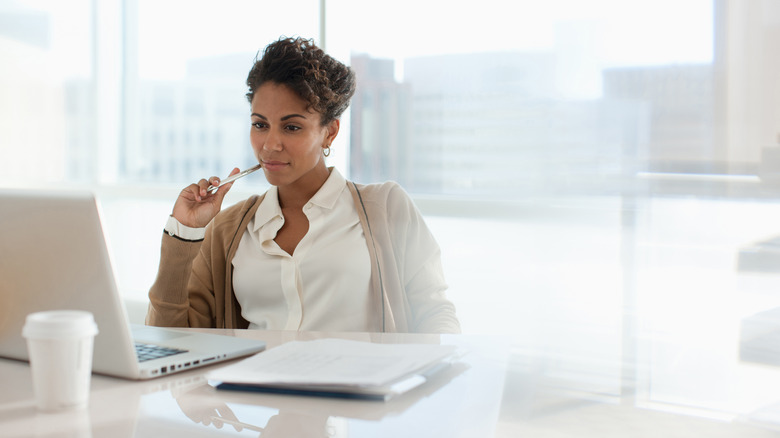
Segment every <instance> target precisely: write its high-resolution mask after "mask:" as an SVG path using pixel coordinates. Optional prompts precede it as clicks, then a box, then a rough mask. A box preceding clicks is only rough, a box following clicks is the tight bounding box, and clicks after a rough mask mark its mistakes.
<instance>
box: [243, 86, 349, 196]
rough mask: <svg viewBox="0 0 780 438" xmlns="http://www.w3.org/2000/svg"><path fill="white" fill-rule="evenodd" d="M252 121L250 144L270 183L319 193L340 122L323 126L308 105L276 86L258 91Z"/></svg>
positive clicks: (293, 93) (261, 87) (253, 105)
mask: <svg viewBox="0 0 780 438" xmlns="http://www.w3.org/2000/svg"><path fill="white" fill-rule="evenodd" d="M251 117H252V128H251V131H250V134H249V140H250V142H251V143H252V149H253V150H254V152H255V157H256V158H257V159H258V161H259V162H260V163H262V165H263V171H264V172H265V177H266V178H267V179H268V182H269V183H270V184H272V185H275V186H278V187H285V186H291V185H295V186H300V188H303V189H305V188H306V187H307V186H308V185H312V187H313V188H314V189H318V188H319V187H320V186H321V185H322V183H323V182H324V181H325V179H327V175H328V170H327V167H326V166H325V159H324V157H323V154H322V150H323V148H324V147H325V146H328V145H330V144H331V142H332V141H333V139H334V138H335V137H336V134H337V133H338V128H339V122H338V120H335V121H333V122H332V123H330V124H329V125H327V126H322V125H321V120H322V118H321V115H320V114H319V113H317V112H311V111H309V110H308V105H307V103H306V101H304V100H303V99H301V98H300V97H299V96H298V95H297V94H295V92H293V91H292V90H291V89H290V88H289V87H287V86H286V85H283V84H277V83H274V82H266V83H265V84H263V85H261V86H260V87H258V88H257V89H256V90H255V93H254V96H253V98H252V116H251ZM323 172H324V173H323Z"/></svg>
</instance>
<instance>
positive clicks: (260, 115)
mask: <svg viewBox="0 0 780 438" xmlns="http://www.w3.org/2000/svg"><path fill="white" fill-rule="evenodd" d="M251 115H252V116H254V117H259V118H261V119H263V120H268V117H266V116H264V115H262V114H258V113H252V114H251ZM293 117H300V118H302V119H305V118H306V116H304V115H301V114H288V115H286V116H284V117H282V121H283V122H284V121H285V120H289V119H292V118H293Z"/></svg>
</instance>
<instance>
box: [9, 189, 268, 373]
mask: <svg viewBox="0 0 780 438" xmlns="http://www.w3.org/2000/svg"><path fill="white" fill-rule="evenodd" d="M150 286H151V285H150ZM62 309H69V310H86V311H89V312H92V313H93V314H94V317H95V321H96V323H97V325H98V330H99V333H98V335H97V336H96V337H95V344H94V356H93V361H92V370H93V372H95V373H98V374H106V375H110V376H116V377H122V378H126V379H149V378H154V377H159V376H165V375H168V374H171V373H176V372H180V371H185V370H188V369H191V368H195V367H200V366H204V365H210V364H213V363H216V362H222V361H225V360H229V359H234V358H238V357H242V356H247V355H250V354H253V353H257V352H260V351H262V350H264V349H265V343H264V342H263V341H258V340H251V339H243V338H237V337H233V336H223V335H218V334H208V333H194V332H188V331H183V330H176V329H166V328H161V327H148V326H143V325H136V324H130V323H129V321H128V318H127V314H126V312H125V308H124V303H123V301H122V298H121V297H120V295H119V290H118V288H117V284H116V281H115V276H114V271H113V268H112V265H111V261H110V258H109V251H108V246H107V244H106V239H105V236H104V234H103V228H102V225H101V219H100V210H99V206H98V203H97V200H96V198H95V196H94V195H93V194H92V193H89V192H74V191H62V192H60V191H40V190H38V191H35V190H29V191H22V190H13V191H12V190H2V191H0V357H6V358H11V359H19V360H28V357H27V346H26V342H25V339H24V338H23V337H22V335H21V333H22V327H23V326H24V322H25V318H26V316H27V315H28V314H29V313H33V312H40V311H46V310H62ZM139 345H140V346H139Z"/></svg>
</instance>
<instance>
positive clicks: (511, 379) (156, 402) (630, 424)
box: [0, 330, 780, 438]
mask: <svg viewBox="0 0 780 438" xmlns="http://www.w3.org/2000/svg"><path fill="white" fill-rule="evenodd" d="M219 332H220V333H223V334H231V335H234V336H242V337H252V338H258V339H263V340H265V341H266V342H268V346H269V348H273V347H274V346H276V345H279V344H280V343H283V342H287V341H290V340H294V339H313V338H317V337H347V338H350V339H360V340H370V341H373V342H439V341H441V342H442V343H447V344H456V345H461V346H464V347H466V348H468V349H469V350H470V354H468V355H467V356H465V357H464V359H463V364H462V366H461V367H456V368H455V369H452V370H451V371H449V372H447V373H445V374H443V375H441V376H439V378H437V379H435V380H434V381H432V382H429V383H428V384H426V385H425V386H423V387H420V388H417V389H415V390H413V391H412V392H411V393H409V394H406V395H404V396H402V397H400V398H397V399H395V400H391V401H389V402H374V401H371V402H368V401H355V400H337V399H327V398H316V397H298V396H282V395H265V394H256V393H244V392H231V391H218V390H215V389H213V388H212V387H211V386H209V385H208V384H207V382H206V381H205V379H204V373H205V370H206V369H202V370H191V371H188V372H186V373H180V374H174V375H170V376H167V377H163V378H160V379H156V380H152V381H142V382H134V381H125V380H120V379H115V378H109V377H103V376H94V377H93V381H92V393H91V400H90V406H89V408H88V409H87V410H83V411H77V412H61V413H48V414H47V413H39V412H37V411H36V409H35V407H34V402H33V395H32V387H31V381H30V378H31V376H30V370H29V367H28V365H27V364H26V363H23V362H17V361H10V360H2V359H0V375H2V391H0V436H2V437H9V438H10V437H13V438H16V437H33V436H34V437H60V436H63V437H111V438H123V437H157V436H161V437H163V436H164V437H177V436H187V437H193V436H194V437H206V436H214V435H234V436H254V437H257V436H262V437H322V436H332V437H372V438H376V437H492V436H498V437H525V436H529V437H591V436H592V437H600V438H601V437H613V436H614V437H650V436H652V437H656V436H657V437H686V438H688V437H705V436H706V437H712V436H716V437H751V438H764V437H775V436H780V423H778V424H777V425H773V424H771V423H762V424H755V423H754V422H751V421H748V420H750V419H753V420H755V419H756V418H758V417H757V415H756V414H755V411H753V412H751V413H750V415H746V413H745V412H728V411H727V410H724V409H717V408H713V407H712V406H696V405H691V404H690V403H683V402H681V403H674V402H673V401H670V400H666V401H665V400H658V399H656V398H655V397H654V396H649V395H648V394H647V393H646V391H644V390H642V389H641V386H642V382H641V380H642V379H643V377H642V376H646V375H647V373H646V372H645V371H644V370H643V368H644V366H642V365H641V363H640V366H637V363H639V362H633V363H632V364H616V363H611V362H609V361H606V362H604V363H602V364H593V363H583V364H582V366H577V365H576V364H577V358H562V357H557V356H556V354H555V353H554V352H549V351H548V352H542V351H530V350H528V351H526V350H525V349H524V348H523V346H522V345H519V346H518V345H515V346H514V347H512V348H510V343H509V342H507V341H506V340H502V339H500V338H497V337H488V336H466V335H461V336H442V337H441V338H439V337H438V336H424V335H367V334H354V335H346V334H327V333H301V334H298V333H292V332H269V331H231V330H225V331H219ZM561 364H563V366H560V365H561ZM570 365H571V366H570ZM626 365H628V366H626ZM215 366H221V365H215ZM738 366H743V365H740V364H738ZM744 366H745V367H747V370H748V371H750V370H751V367H755V366H758V365H755V364H744ZM207 369H210V368H207ZM614 370H618V374H617V375H616V374H615V373H614V372H613V371H614ZM764 371H765V372H768V373H770V374H772V375H776V374H778V373H780V371H778V370H774V369H772V368H771V367H767V368H766V369H765V370H764ZM740 380H741V379H740V377H739V373H737V374H735V378H734V379H733V380H730V381H724V382H720V384H721V385H725V386H729V388H731V389H734V388H733V386H735V385H744V386H749V383H745V382H741V381H740ZM754 389H755V388H747V387H746V388H745V392H744V393H746V394H752V393H753V391H754ZM730 393H731V392H730ZM737 393H740V394H741V393H742V392H739V391H738V392H737ZM772 397H774V398H773V400H777V401H780V393H776V394H774V395H772ZM689 399H690V398H689ZM716 402H717V400H714V401H713V403H716ZM750 403H751V402H750V401H744V403H742V405H745V406H747V405H749V404H750ZM754 403H755V404H756V407H760V405H762V403H763V402H762V401H759V402H754ZM748 409H753V407H752V406H751V407H749V408H748ZM765 411H766V412H768V413H769V414H774V413H775V411H776V412H777V415H778V418H780V408H778V409H777V410H775V409H774V408H769V409H765ZM773 427H777V428H776V429H773Z"/></svg>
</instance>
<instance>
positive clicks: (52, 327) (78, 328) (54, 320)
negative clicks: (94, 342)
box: [22, 310, 98, 339]
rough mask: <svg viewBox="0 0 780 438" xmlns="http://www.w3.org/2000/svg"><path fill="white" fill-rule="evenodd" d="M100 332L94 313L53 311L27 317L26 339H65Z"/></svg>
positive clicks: (24, 332)
mask: <svg viewBox="0 0 780 438" xmlns="http://www.w3.org/2000/svg"><path fill="white" fill-rule="evenodd" d="M97 332H98V327H97V324H95V318H94V317H93V315H92V313H90V312H86V311H82V310H51V311H47V312H36V313H31V314H29V315H27V318H26V320H25V324H24V328H23V329H22V336H24V337H25V338H38V339H40V338H43V339H64V338H73V337H82V336H94V335H96V334H97Z"/></svg>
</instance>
